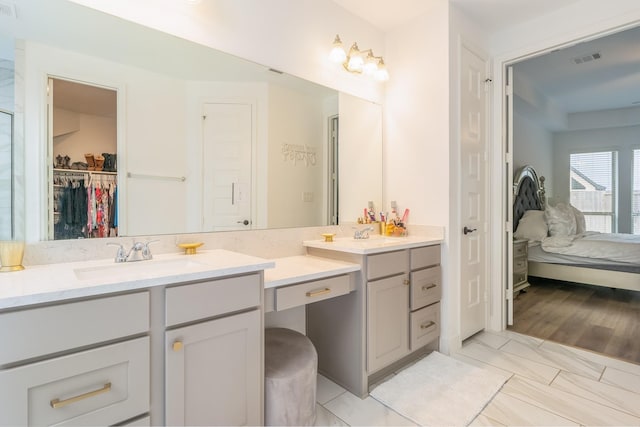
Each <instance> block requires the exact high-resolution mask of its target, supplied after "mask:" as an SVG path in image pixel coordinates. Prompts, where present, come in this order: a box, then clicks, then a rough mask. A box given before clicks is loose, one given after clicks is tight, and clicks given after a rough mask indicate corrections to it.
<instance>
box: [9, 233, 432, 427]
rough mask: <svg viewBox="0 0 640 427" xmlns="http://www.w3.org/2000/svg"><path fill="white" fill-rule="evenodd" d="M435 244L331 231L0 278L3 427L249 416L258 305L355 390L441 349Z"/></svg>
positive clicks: (258, 394)
mask: <svg viewBox="0 0 640 427" xmlns="http://www.w3.org/2000/svg"><path fill="white" fill-rule="evenodd" d="M440 242H441V240H439V239H430V238H419V237H403V238H389V239H387V238H381V237H379V236H377V237H372V238H371V239H367V240H366V241H365V240H363V241H354V239H352V238H341V239H337V240H336V241H335V242H334V243H335V244H327V243H323V242H320V241H310V242H305V246H306V250H307V255H298V256H291V257H285V258H278V259H274V260H266V259H262V258H256V257H252V256H247V255H243V254H239V253H235V252H230V251H226V250H221V249H216V250H209V251H203V252H201V253H198V254H197V255H193V256H185V255H181V254H164V255H157V256H154V258H153V259H151V260H147V261H141V262H128V263H114V262H113V259H108V260H99V261H84V262H75V263H60V264H49V265H40V266H30V267H28V268H27V269H26V270H24V271H22V272H17V273H11V274H7V275H0V342H3V343H6V344H5V345H3V348H2V351H1V352H0V414H1V417H0V424H9V425H32V424H52V423H55V424H60V425H89V424H93V425H96V424H99V425H114V424H118V425H150V424H154V425H196V424H211V423H216V424H224V425H260V424H262V423H263V413H264V409H263V407H264V403H263V402H264V397H263V381H264V367H263V360H264V343H263V342H264V313H266V312H271V311H274V312H278V311H286V310H288V309H290V308H295V307H302V306H305V307H306V316H307V321H306V324H307V335H308V336H309V337H310V338H311V340H312V341H313V343H314V345H315V346H316V349H317V351H318V355H319V371H320V372H322V373H323V374H325V375H326V376H327V377H329V378H331V379H333V380H334V381H336V382H337V383H339V384H341V385H343V386H345V387H346V388H347V389H349V390H350V391H352V392H353V393H354V394H356V395H359V396H362V397H364V396H366V395H367V394H368V390H369V389H370V387H371V385H372V384H374V383H375V382H376V381H377V380H378V379H380V378H382V377H383V376H385V375H386V374H387V373H388V372H390V371H391V370H394V369H398V368H399V367H401V366H403V365H404V364H406V363H407V362H408V361H410V360H413V359H415V358H416V357H418V356H420V355H422V354H424V353H426V352H428V351H429V350H431V349H433V348H437V343H438V337H439V330H440V326H439V325H440V318H439V317H440V316H439V310H440V308H439V300H440V283H441V282H440V276H441V272H440V267H439V263H440V245H439V243H440ZM327 245H329V246H327Z"/></svg>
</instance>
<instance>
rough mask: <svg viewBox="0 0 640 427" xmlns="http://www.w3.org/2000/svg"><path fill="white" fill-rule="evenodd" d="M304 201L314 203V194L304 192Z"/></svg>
mask: <svg viewBox="0 0 640 427" xmlns="http://www.w3.org/2000/svg"><path fill="white" fill-rule="evenodd" d="M302 201H303V202H313V192H311V191H304V192H303V193H302Z"/></svg>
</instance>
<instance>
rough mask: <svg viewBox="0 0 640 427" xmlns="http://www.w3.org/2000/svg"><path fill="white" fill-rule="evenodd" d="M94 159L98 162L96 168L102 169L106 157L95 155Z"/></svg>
mask: <svg viewBox="0 0 640 427" xmlns="http://www.w3.org/2000/svg"><path fill="white" fill-rule="evenodd" d="M94 160H95V162H96V166H95V170H97V171H101V170H102V168H103V167H104V157H102V156H95V158H94Z"/></svg>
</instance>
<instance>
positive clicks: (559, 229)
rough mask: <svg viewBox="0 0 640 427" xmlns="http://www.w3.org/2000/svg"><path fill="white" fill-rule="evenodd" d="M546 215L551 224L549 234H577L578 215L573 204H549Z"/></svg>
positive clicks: (548, 223) (549, 224)
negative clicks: (572, 206)
mask: <svg viewBox="0 0 640 427" xmlns="http://www.w3.org/2000/svg"><path fill="white" fill-rule="evenodd" d="M544 217H545V219H546V220H547V225H548V226H549V236H573V235H574V234H576V216H575V214H574V213H573V209H572V208H571V206H569V205H567V204H565V203H558V204H557V205H556V206H555V207H553V206H547V209H546V210H545V211H544Z"/></svg>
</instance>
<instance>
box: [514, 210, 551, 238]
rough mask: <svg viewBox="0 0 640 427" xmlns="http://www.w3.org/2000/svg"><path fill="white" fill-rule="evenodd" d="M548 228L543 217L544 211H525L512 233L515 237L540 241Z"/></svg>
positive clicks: (545, 235)
mask: <svg viewBox="0 0 640 427" xmlns="http://www.w3.org/2000/svg"><path fill="white" fill-rule="evenodd" d="M548 232H549V228H548V227H547V222H546V221H545V219H544V211H536V210H531V211H526V212H525V213H524V215H523V216H522V218H520V221H519V222H518V228H517V229H516V232H515V233H513V237H515V238H516V239H527V240H529V241H530V242H540V241H542V239H544V238H545V237H547V234H548Z"/></svg>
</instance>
